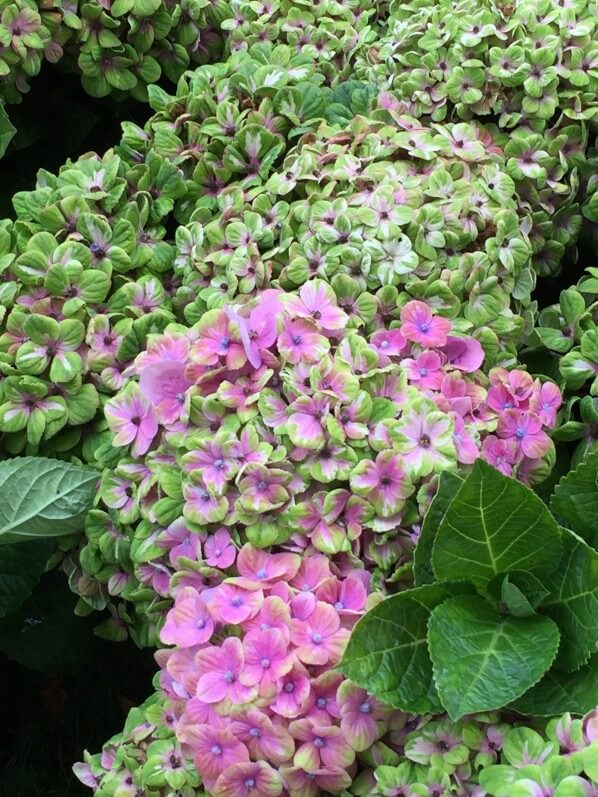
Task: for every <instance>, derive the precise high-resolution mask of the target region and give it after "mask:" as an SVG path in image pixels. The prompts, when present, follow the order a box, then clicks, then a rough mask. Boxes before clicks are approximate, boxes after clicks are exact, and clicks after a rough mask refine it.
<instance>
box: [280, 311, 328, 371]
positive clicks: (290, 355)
mask: <svg viewBox="0 0 598 797" xmlns="http://www.w3.org/2000/svg"><path fill="white" fill-rule="evenodd" d="M329 349H330V343H329V341H328V338H325V337H324V335H320V333H319V332H318V331H317V329H316V327H315V326H314V325H313V324H311V323H310V322H309V321H303V320H301V319H299V318H298V319H295V320H287V321H285V324H284V326H283V329H282V332H281V333H280V334H279V336H278V351H279V352H280V354H281V355H282V356H283V357H284V358H285V360H286V361H287V362H289V363H291V364H292V365H297V363H300V362H304V363H316V362H318V361H319V360H321V359H322V357H324V355H325V354H327V353H328V350H329Z"/></svg>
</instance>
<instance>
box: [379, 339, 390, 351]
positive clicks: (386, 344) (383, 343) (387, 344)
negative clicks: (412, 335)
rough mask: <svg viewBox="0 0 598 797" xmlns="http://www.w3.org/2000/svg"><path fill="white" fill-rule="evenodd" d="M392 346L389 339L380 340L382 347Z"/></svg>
mask: <svg viewBox="0 0 598 797" xmlns="http://www.w3.org/2000/svg"><path fill="white" fill-rule="evenodd" d="M389 346H390V343H389V342H388V341H387V340H383V341H381V342H380V348H381V349H387V348H388V347H389Z"/></svg>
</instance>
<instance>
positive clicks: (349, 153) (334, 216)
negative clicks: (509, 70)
mask: <svg viewBox="0 0 598 797" xmlns="http://www.w3.org/2000/svg"><path fill="white" fill-rule="evenodd" d="M322 80H323V76H322V75H318V74H316V73H315V72H314V67H313V64H312V65H310V64H309V63H308V59H307V56H301V55H293V54H292V51H291V49H290V48H289V47H288V46H284V45H279V46H276V47H274V46H272V45H267V44H264V45H254V46H253V48H252V49H251V52H250V53H245V52H240V53H238V54H236V55H234V56H232V57H231V58H230V59H229V61H228V62H227V63H226V64H222V65H218V66H214V67H209V66H206V67H201V68H200V69H198V70H197V71H196V72H195V73H194V74H193V75H189V76H187V77H186V78H185V79H184V80H182V81H181V83H180V86H179V94H178V96H177V97H169V96H168V95H166V94H165V93H164V92H163V91H162V90H158V89H156V90H155V91H153V92H152V96H153V102H154V107H155V108H156V114H155V116H154V118H153V119H152V120H150V122H148V124H147V126H146V130H141V129H140V128H138V127H135V126H134V125H125V133H124V136H123V141H122V144H121V146H120V147H119V150H118V153H117V152H114V151H109V152H107V153H106V154H105V155H104V156H103V157H102V158H100V157H99V156H97V155H88V156H85V157H83V158H81V159H79V160H78V161H77V162H75V163H72V162H68V163H67V164H66V165H65V166H64V168H63V169H62V170H61V171H60V173H59V174H58V175H52V174H50V173H47V172H41V173H40V176H39V180H38V187H37V189H36V190H34V191H31V192H22V193H20V194H17V195H16V196H15V199H14V203H15V209H16V212H17V221H16V222H15V223H14V224H13V223H12V222H10V221H8V220H7V221H4V222H3V223H2V226H1V229H0V251H1V252H2V262H1V266H0V268H1V269H2V284H1V286H0V315H3V316H4V319H3V321H2V335H1V337H0V370H1V372H2V376H3V379H2V383H3V385H4V387H3V390H4V392H5V393H6V399H4V404H3V410H5V412H2V413H0V432H2V438H3V441H2V444H3V449H4V450H5V451H6V452H7V453H11V454H14V453H18V452H21V451H26V452H28V453H38V452H39V453H42V454H44V453H54V452H56V451H59V452H72V453H76V455H77V456H79V457H80V458H82V459H84V460H86V461H89V462H96V461H98V462H100V463H103V462H105V461H106V460H107V458H109V456H110V454H111V453H112V449H111V446H110V440H109V435H108V434H107V432H106V426H105V423H103V421H102V420H101V415H99V413H100V411H101V406H102V403H103V401H104V400H105V398H104V397H105V396H107V395H110V394H113V393H114V392H115V391H116V390H118V389H120V388H121V387H122V386H123V385H124V383H125V381H126V377H125V375H124V374H125V371H126V369H127V368H128V367H129V365H130V364H131V362H132V360H133V359H134V357H135V356H136V355H137V353H138V352H139V351H140V350H142V349H143V348H144V345H145V340H146V337H147V334H148V333H149V332H152V333H155V332H159V331H161V330H163V329H164V328H165V326H166V325H167V324H168V323H170V322H173V321H175V320H178V321H181V322H184V323H185V324H186V325H188V324H193V323H194V322H196V321H197V320H198V319H200V318H202V317H203V314H204V313H205V312H206V311H207V310H211V309H215V308H217V307H219V306H222V305H223V304H224V303H225V302H227V301H229V302H230V301H232V300H235V299H236V297H239V296H246V297H249V296H251V295H255V294H256V293H257V292H258V291H260V290H264V289H269V288H271V287H276V286H280V287H283V288H285V289H289V288H295V287H297V286H300V285H302V284H303V283H304V282H305V281H307V280H309V279H311V278H314V277H317V278H319V279H324V280H325V281H326V282H329V283H330V284H331V285H333V287H334V290H335V291H336V293H337V295H338V297H339V302H340V303H341V305H342V306H343V307H344V308H345V309H346V310H348V309H351V308H353V318H352V320H351V322H350V323H351V324H353V325H354V324H363V325H364V328H365V329H366V331H368V332H370V331H373V330H374V328H375V327H376V325H379V322H380V320H383V321H384V323H385V324H390V323H391V322H392V321H395V320H396V321H398V319H399V316H400V312H401V308H402V306H403V305H404V304H405V303H406V302H407V301H409V300H410V299H417V300H424V301H426V302H427V303H429V304H430V305H431V306H432V307H435V308H437V309H440V310H442V312H443V313H444V314H446V315H448V316H450V317H451V318H454V319H455V322H456V323H458V326H459V329H460V331H462V332H471V333H474V334H475V335H476V337H478V338H479V339H480V341H481V342H482V343H483V346H484V349H485V352H486V357H487V363H488V364H492V363H494V364H502V365H505V366H508V367H511V366H513V365H514V364H515V362H516V361H515V357H514V355H515V341H516V340H517V339H518V337H519V336H520V335H521V333H522V331H523V329H524V327H526V326H529V327H531V323H532V316H533V313H532V310H533V305H531V304H530V291H531V288H532V287H533V284H534V274H533V271H532V269H531V255H532V241H531V239H530V238H529V236H528V230H529V225H530V220H529V218H528V217H527V215H526V213H527V211H525V210H524V209H522V208H521V207H520V206H519V201H518V198H517V195H516V192H515V188H514V184H513V181H512V180H511V178H510V177H509V176H508V175H507V174H506V172H505V171H504V163H503V156H502V155H501V153H500V150H497V149H496V148H495V147H493V146H492V145H491V142H490V141H489V139H488V138H487V136H486V134H485V133H484V131H483V129H482V128H481V127H480V126H478V125H476V124H473V125H465V126H461V125H447V126H444V127H443V126H440V127H438V128H436V127H434V128H432V127H428V128H422V127H421V126H420V125H419V123H417V122H414V120H413V119H410V118H408V117H404V116H402V117H400V118H399V119H398V120H396V121H395V120H394V119H393V118H392V115H389V113H388V112H387V111H380V112H379V113H380V114H381V119H383V121H375V119H370V120H368V119H365V118H360V119H358V120H357V121H356V122H354V123H352V124H349V125H347V124H346V122H345V121H344V120H343V119H342V115H341V117H340V121H339V122H335V123H334V124H330V125H327V124H323V123H322V118H323V116H325V115H326V109H327V108H328V110H330V109H331V108H332V110H333V114H332V116H334V113H336V112H335V111H334V107H337V108H338V106H339V103H340V101H341V99H342V95H341V94H339V95H334V92H332V90H331V89H329V88H326V87H324V86H321V85H319V84H320V83H321V81H322ZM335 96H336V101H335V102H332V103H331V104H330V103H329V101H331V100H334V99H335ZM354 96H355V91H353V90H349V89H348V90H347V94H346V96H345V100H344V101H345V102H346V103H348V104H345V105H342V103H340V104H341V107H342V108H344V109H345V110H348V109H350V107H352V106H351V103H352V102H353V98H354ZM304 101H305V106H304V105H303V103H304ZM314 103H315V104H314ZM327 103H328V105H327ZM187 112H189V114H190V117H191V118H190V119H189V120H188V121H186V122H185V123H184V124H180V123H179V121H178V120H179V119H181V118H186V113H187ZM377 113H378V112H377ZM311 114H314V115H313V117H312V116H311ZM332 116H331V118H332ZM191 120H197V121H191ZM306 129H312V130H313V131H317V132H314V133H307V134H305V130H306ZM302 133H303V134H304V135H303V137H301V138H300V140H299V143H298V144H295V143H294V141H295V136H296V137H300V136H301V134H302ZM366 142H367V143H366ZM327 152H334V153H335V154H336V158H335V160H334V161H330V156H329V155H327V154H326V153H327ZM331 191H334V192H335V196H336V197H337V198H336V199H334V200H332V199H331V198H330V192H331ZM308 197H309V198H308ZM177 221H178V222H180V223H181V226H179V227H178V229H176V233H175V236H174V240H173V239H172V237H171V235H172V234H171V233H167V230H172V229H173V227H176V222H177ZM441 227H442V230H441V229H440V228H441ZM41 317H43V318H41ZM23 407H25V409H23ZM7 413H8V415H7ZM97 417H99V418H100V420H99V421H98V422H97V423H95V422H94V420H95V419H96V418H97ZM48 441H51V442H48Z"/></svg>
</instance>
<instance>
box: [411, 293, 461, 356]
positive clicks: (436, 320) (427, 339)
mask: <svg viewBox="0 0 598 797" xmlns="http://www.w3.org/2000/svg"><path fill="white" fill-rule="evenodd" d="M452 326H453V325H452V323H451V322H450V321H449V319H448V318H443V317H442V316H435V315H434V313H433V312H432V310H431V309H430V308H429V307H428V305H427V304H425V303H424V302H420V301H417V300H413V301H411V302H407V304H406V305H405V306H404V307H403V309H402V310H401V332H402V334H403V335H404V336H405V337H406V338H407V340H410V341H412V342H413V343H419V344H420V345H421V346H427V347H430V348H435V347H437V346H444V345H445V344H446V342H447V335H448V333H449V332H450V330H451V328H452Z"/></svg>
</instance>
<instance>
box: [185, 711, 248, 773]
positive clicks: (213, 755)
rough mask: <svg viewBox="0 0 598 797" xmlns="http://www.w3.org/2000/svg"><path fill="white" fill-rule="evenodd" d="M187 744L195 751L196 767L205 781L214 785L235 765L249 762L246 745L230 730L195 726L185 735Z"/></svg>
mask: <svg viewBox="0 0 598 797" xmlns="http://www.w3.org/2000/svg"><path fill="white" fill-rule="evenodd" d="M185 743H186V744H187V745H189V746H190V747H191V748H192V749H193V753H194V756H193V757H194V761H195V766H196V767H197V770H198V772H199V774H200V775H201V777H202V778H203V780H204V781H205V782H206V783H211V784H212V785H213V784H214V783H215V781H216V780H217V779H218V776H219V775H221V774H222V773H223V772H224V771H225V770H226V769H228V768H229V767H230V766H233V765H234V764H244V763H248V762H249V753H248V752H247V748H246V747H245V745H244V744H243V743H242V742H241V741H240V740H239V739H238V737H237V736H235V735H234V734H233V733H232V731H231V730H230V729H229V728H214V727H212V726H210V725H195V726H192V727H189V728H188V729H187V730H186V733H185Z"/></svg>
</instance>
